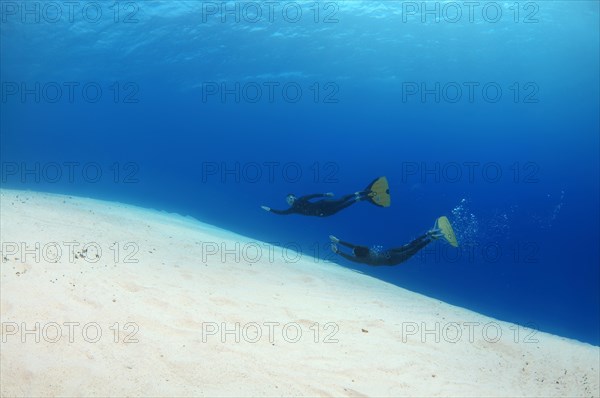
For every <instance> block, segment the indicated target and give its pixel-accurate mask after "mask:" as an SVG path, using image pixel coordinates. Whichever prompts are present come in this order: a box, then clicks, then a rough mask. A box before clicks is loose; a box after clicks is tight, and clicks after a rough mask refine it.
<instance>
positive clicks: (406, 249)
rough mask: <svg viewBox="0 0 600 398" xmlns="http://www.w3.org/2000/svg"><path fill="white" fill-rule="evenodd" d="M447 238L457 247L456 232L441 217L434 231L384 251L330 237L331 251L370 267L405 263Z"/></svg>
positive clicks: (378, 247)
mask: <svg viewBox="0 0 600 398" xmlns="http://www.w3.org/2000/svg"><path fill="white" fill-rule="evenodd" d="M442 237H443V238H445V239H446V240H447V241H448V243H450V244H451V245H452V246H454V247H457V246H458V242H457V241H456V237H455V236H454V231H452V227H451V226H450V223H449V221H448V219H447V218H446V217H440V218H438V220H437V221H436V224H435V226H434V227H433V229H430V230H429V231H427V232H426V233H425V234H423V235H421V236H419V237H418V238H416V239H414V240H413V241H411V242H410V243H407V244H406V245H404V246H400V247H398V248H393V249H388V250H384V249H383V247H381V246H374V247H372V248H369V247H367V246H360V245H354V244H352V243H348V242H344V241H342V240H339V239H338V238H336V237H335V236H333V235H330V236H329V239H330V240H331V250H332V251H333V252H334V253H336V254H339V255H340V256H342V257H344V258H345V259H346V260H350V261H353V262H355V263H361V264H366V265H370V266H374V267H376V266H393V265H398V264H400V263H403V262H405V261H406V260H408V259H409V258H411V257H412V256H414V255H415V254H416V253H417V252H419V250H421V249H423V248H424V247H425V246H427V245H428V244H430V243H431V242H433V241H434V240H437V239H439V238H442ZM338 244H340V245H342V246H346V247H349V248H351V249H352V254H348V253H344V252H342V251H341V250H340V249H339V248H338Z"/></svg>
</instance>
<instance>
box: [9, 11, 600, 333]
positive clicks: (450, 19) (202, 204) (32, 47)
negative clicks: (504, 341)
mask: <svg viewBox="0 0 600 398" xmlns="http://www.w3.org/2000/svg"><path fill="white" fill-rule="evenodd" d="M0 4H1V6H2V24H1V35H2V37H1V51H2V57H1V63H0V66H1V74H2V76H1V80H2V98H1V106H2V110H1V118H0V127H1V129H2V130H1V131H2V134H1V141H0V143H1V149H0V155H1V158H2V187H6V188H14V189H29V190H34V191H45V192H56V193H64V194H72V195H82V196H87V197H93V198H98V199H106V200H115V201H119V202H125V203H131V204H135V205H139V206H143V207H152V208H156V209H160V210H165V211H169V212H177V213H180V214H186V215H190V216H193V217H195V218H197V219H199V220H202V221H206V222H209V223H211V224H214V225H217V226H220V227H222V228H226V229H229V230H232V231H234V232H238V233H241V234H243V235H247V236H249V237H252V238H255V239H256V240H257V241H258V240H260V241H266V242H270V243H274V244H279V245H283V246H284V247H287V248H295V249H298V250H300V251H301V252H302V253H304V254H306V255H312V256H317V257H319V258H320V259H321V260H320V261H326V260H334V261H336V262H340V263H341V264H343V265H344V266H348V267H351V268H353V269H357V270H360V271H362V272H364V273H367V274H369V275H373V276H375V277H377V278H380V279H382V280H385V281H388V282H391V283H394V284H396V285H399V286H402V287H404V288H406V289H409V290H412V291H416V292H420V293H423V294H425V295H427V296H431V297H435V298H438V299H440V300H443V301H446V302H449V303H452V304H455V305H459V306H463V307H466V308H469V309H472V310H474V311H478V312H481V313H483V314H486V315H490V316H493V317H496V318H499V319H502V320H506V321H511V322H516V323H519V324H523V325H527V326H532V327H535V328H537V329H540V330H543V331H547V332H550V333H555V334H558V335H562V336H566V337H570V338H574V339H578V340H581V341H585V342H589V343H592V344H595V345H599V344H600V334H599V330H600V288H599V285H600V275H599V264H600V253H599V244H598V242H599V241H600V239H599V238H600V237H599V230H600V228H599V227H600V225H599V224H600V214H599V180H600V175H599V131H600V123H599V107H600V101H599V96H600V89H599V78H598V75H599V73H598V72H599V44H600V43H599V32H600V29H599V22H598V21H599V5H598V4H599V3H598V2H597V1H548V2H546V1H544V2H542V1H539V2H515V3H513V2H482V4H484V5H485V6H486V8H485V10H486V13H485V14H482V11H483V6H481V7H479V8H475V9H474V10H473V14H472V15H470V10H469V9H468V7H467V6H466V5H465V4H464V3H463V2H455V3H453V2H451V3H436V2H429V3H428V7H429V8H428V9H429V10H434V11H435V10H436V8H435V7H438V10H439V14H438V15H437V16H438V20H437V21H436V15H434V14H426V13H423V12H422V11H423V10H422V9H421V7H422V3H421V2H395V1H383V2H377V1H368V2H366V1H365V2H363V1H340V2H321V3H314V2H297V3H290V2H280V3H277V4H276V5H274V6H273V7H274V8H273V14H272V15H269V8H268V7H269V6H267V5H265V4H264V3H260V4H259V3H244V2H238V3H237V7H238V8H237V9H236V8H235V7H236V6H235V5H233V3H228V4H227V7H229V8H228V9H231V10H233V11H232V13H224V14H223V16H222V15H221V11H222V10H221V9H220V7H222V5H221V3H220V2H204V3H203V2H200V1H184V2H178V1H170V2H155V1H148V2H146V1H137V2H122V3H116V4H117V6H116V7H118V9H119V14H118V15H116V14H115V9H116V8H115V5H114V3H108V2H107V3H104V2H97V3H93V2H92V3H90V2H80V3H78V5H77V6H76V7H75V8H74V9H73V10H72V14H71V15H70V10H69V8H68V7H67V6H65V5H61V3H51V2H50V3H48V2H34V1H28V2H10V1H4V0H3V1H1V2H0ZM57 4H58V5H57ZM256 5H258V6H260V7H261V10H262V15H260V16H258V15H256V14H255V10H256ZM86 7H87V8H86ZM298 8H300V9H301V10H302V15H301V16H299V15H298V14H296V12H297V9H298ZM84 9H85V10H86V14H82V11H83V10H84ZM316 9H318V10H319V13H318V14H316V13H315V12H316V11H315V10H316ZM98 10H101V14H98V13H97V12H98ZM498 10H500V12H501V14H497V13H496V12H497V11H498ZM517 10H518V12H517ZM458 11H460V12H461V13H462V14H457V12H458ZM59 12H60V14H59ZM222 18H225V21H222ZM236 18H237V19H238V20H237V21H236ZM296 19H297V21H295V20H296ZM96 20H97V22H96ZM236 84H237V85H239V89H237V86H236ZM69 87H72V90H73V98H69V94H70V92H69ZM270 87H271V88H272V90H273V91H272V92H271V91H270ZM284 87H285V88H286V89H285V91H284V90H283V88H284ZM469 87H471V88H473V91H472V92H470V90H469ZM57 88H58V90H57ZM84 88H85V90H84ZM98 88H99V89H100V92H101V96H100V97H99V98H97V100H94V97H95V96H96V93H97V90H98ZM257 88H258V89H259V90H260V91H257ZM223 89H225V90H229V91H224V90H223ZM457 89H459V90H460V94H461V96H460V98H459V97H458V93H459V91H458V90H457ZM298 90H300V92H301V96H299V97H298V98H297V101H296V98H295V97H296V93H298V92H299V91H298ZM424 90H428V91H425V94H423V93H424ZM498 90H499V91H498ZM57 93H60V96H57ZM257 93H260V94H261V97H260V98H257V95H256V94H257ZM498 93H501V95H500V96H498V95H497V94H498ZM221 94H223V97H222V96H221ZM270 94H272V98H269V95H270ZM470 94H472V98H470ZM236 96H238V97H239V98H236ZM55 98H56V100H55ZM71 170H72V171H73V173H72V175H71V174H70V171H71ZM97 172H100V173H101V174H100V175H98V176H97ZM57 173H59V174H57ZM381 175H385V176H387V178H388V180H389V181H390V189H391V194H392V201H393V203H392V206H391V207H390V208H386V209H383V208H378V207H375V206H372V205H370V204H368V203H358V204H356V205H354V206H352V207H350V208H348V209H346V210H345V211H343V212H341V213H339V214H337V215H335V216H332V217H330V218H325V219H317V218H308V217H302V216H297V215H292V216H286V217H279V216H275V215H272V214H267V213H265V212H264V211H262V210H261V209H260V205H269V206H271V207H273V208H278V209H283V208H285V207H286V203H285V200H284V199H285V195H286V194H288V193H296V194H297V195H302V194H309V193H320V192H334V193H335V194H337V195H342V194H346V193H351V192H355V191H357V190H360V189H362V188H364V187H365V186H366V185H367V184H368V183H369V182H370V181H371V180H372V179H374V178H375V177H378V176H381ZM440 215H447V216H448V217H449V218H450V220H451V221H452V222H453V224H454V227H455V230H456V233H457V235H458V238H459V241H460V243H461V247H460V248H459V249H453V248H451V247H450V246H448V245H445V244H443V243H441V242H439V243H438V242H436V243H434V244H433V245H431V246H429V247H428V248H426V249H425V250H424V251H423V252H421V254H420V255H417V256H416V257H414V258H413V259H411V260H410V261H408V262H407V263H405V264H402V265H400V266H398V267H390V268H369V267H366V266H361V265H355V264H351V263H348V262H345V261H343V260H342V259H340V258H336V257H334V256H333V255H332V254H331V252H330V251H329V248H328V242H329V240H328V235H330V234H334V235H336V236H338V237H340V238H342V239H345V240H348V241H351V242H354V243H358V244H365V245H369V246H370V245H384V246H390V247H391V246H399V245H402V244H404V243H407V242H408V241H409V240H410V239H412V238H414V237H416V236H417V235H418V234H420V233H423V232H425V231H426V230H427V229H429V228H431V226H432V225H433V222H434V220H435V219H436V217H438V216H440ZM132 232H133V233H135V231H132ZM286 253H287V252H286ZM275 255H276V256H279V257H283V256H284V251H282V250H276V251H275ZM199 264H200V259H199Z"/></svg>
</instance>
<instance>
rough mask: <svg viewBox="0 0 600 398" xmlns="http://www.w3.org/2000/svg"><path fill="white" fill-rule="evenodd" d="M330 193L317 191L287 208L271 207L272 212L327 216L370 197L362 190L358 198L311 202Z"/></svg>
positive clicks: (350, 197) (300, 198)
mask: <svg viewBox="0 0 600 398" xmlns="http://www.w3.org/2000/svg"><path fill="white" fill-rule="evenodd" d="M327 196H328V195H326V194H323V193H317V194H314V195H306V196H301V197H299V198H297V199H296V200H295V201H294V204H293V205H292V206H291V207H290V208H289V209H287V210H275V209H270V210H269V211H270V212H271V213H275V214H281V215H286V214H302V215H305V216H315V217H327V216H331V215H333V214H335V213H337V212H338V211H340V210H343V209H345V208H346V207H348V206H351V205H353V204H354V203H356V202H357V201H361V200H365V199H368V198H369V196H368V194H367V192H361V193H360V196H359V198H358V200H357V199H356V195H355V194H349V195H346V196H342V197H341V198H340V199H321V200H317V201H316V202H311V201H310V200H311V199H315V198H324V197H327Z"/></svg>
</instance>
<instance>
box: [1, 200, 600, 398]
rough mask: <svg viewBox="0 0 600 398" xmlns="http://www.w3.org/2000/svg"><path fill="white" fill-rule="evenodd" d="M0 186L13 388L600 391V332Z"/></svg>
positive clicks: (29, 391) (104, 391)
mask: <svg viewBox="0 0 600 398" xmlns="http://www.w3.org/2000/svg"><path fill="white" fill-rule="evenodd" d="M0 195H1V202H0V210H1V214H0V222H1V236H0V239H1V241H2V250H3V253H2V257H3V259H1V263H0V264H1V268H0V270H1V286H0V287H1V301H0V310H1V318H2V319H1V320H2V345H1V354H0V365H1V373H0V376H1V383H0V386H1V394H2V396H39V395H62V396H65V395H69V396H92V395H95V396H142V395H143V396H167V395H177V396H191V395H194V396H223V395H226V396H248V395H252V396H290V395H294V396H315V395H319V396H570V397H572V396H598V395H600V393H599V376H598V373H599V369H600V363H599V362H600V349H599V348H598V347H594V346H591V345H587V344H582V343H579V342H576V341H572V340H568V339H564V338H560V337H556V336H552V335H549V334H545V333H541V332H537V333H534V334H533V336H531V335H530V334H531V331H530V330H524V329H519V330H518V333H517V331H516V329H515V326H514V325H510V324H507V323H504V322H499V321H496V320H493V319H491V318H487V317H484V316H481V315H478V314H476V313H473V312H470V311H467V310H465V309H462V308H458V307H453V306H450V305H447V304H445V303H442V302H439V301H437V300H433V299H430V298H427V297H424V296H421V295H418V294H415V293H411V292H410V291H407V290H404V289H401V288H399V287H395V286H392V285H389V284H386V283H383V282H381V281H378V280H376V279H373V278H370V277H367V276H365V275H361V274H359V273H356V272H352V271H350V270H348V269H345V268H343V267H340V266H337V265H335V264H332V263H324V262H317V261H315V260H314V259H312V258H308V257H306V256H305V257H302V258H300V259H298V260H295V261H290V262H287V263H286V262H285V261H284V256H285V257H286V258H287V259H292V260H293V255H294V253H292V252H287V253H283V251H282V249H281V248H274V247H269V246H267V245H264V244H263V243H261V242H252V241H251V240H250V239H248V238H245V237H241V236H237V235H235V234H232V233H230V232H227V231H224V230H220V229H218V228H215V227H212V226H208V225H205V224H201V223H199V222H196V221H193V220H189V219H186V218H183V217H179V216H174V215H168V214H164V213H159V212H155V211H147V210H143V209H139V208H135V207H131V206H125V205H121V204H116V203H108V202H100V201H94V200H89V199H81V198H72V197H67V196H58V195H47V194H36V193H31V192H20V191H9V190H3V191H1V194H0ZM21 242H23V243H24V244H26V245H27V247H18V246H19V245H21ZM52 242H57V244H52ZM36 243H38V244H39V250H35V249H32V248H35V244H36ZM90 243H93V244H92V245H88V250H87V252H86V253H83V255H84V257H81V256H80V255H79V254H77V253H81V251H82V249H83V245H86V244H90ZM236 243H237V244H238V247H239V249H236ZM75 244H78V246H75ZM221 244H225V245H226V246H225V247H224V248H225V249H228V250H230V252H228V254H227V255H226V256H225V258H222V256H223V252H222V251H221V250H220V249H219V250H218V252H217V253H214V254H213V252H215V251H217V250H216V249H217V248H219V247H220V245H221ZM15 245H16V246H15ZM69 245H71V246H69ZM97 247H99V248H100V249H101V253H98V252H97V251H96V248H97ZM117 247H118V249H119V253H118V256H117V255H116V254H117ZM27 248H28V249H30V251H29V252H26V251H25V249H27ZM258 248H260V251H259V250H258ZM58 250H61V251H62V253H61V254H62V256H61V257H60V258H59V259H58V260H57V252H58ZM135 250H137V252H135V253H134V251H135ZM36 253H37V254H38V258H35V254H36ZM75 254H77V257H78V258H75ZM96 254H97V255H98V256H97V257H96ZM236 255H237V256H239V258H235V257H236ZM259 255H260V259H258V261H255V260H256V259H257V257H258V256H259ZM70 256H72V257H71V258H69V257H70ZM127 256H129V258H128V257H127ZM129 260H138V262H137V263H136V262H131V261H129ZM70 322H72V323H70ZM36 323H37V324H38V326H37V331H36ZM236 328H237V329H236ZM436 328H437V329H436ZM217 329H218V330H217ZM27 330H30V332H27ZM223 330H225V331H228V332H227V333H221V332H222V331H223ZM259 330H260V331H261V333H262V334H261V335H257V332H258V331H259ZM426 330H429V333H424V331H426ZM98 331H100V332H101V335H100V336H97V332H98ZM284 331H285V333H284ZM459 331H460V333H461V334H460V335H458V334H457V333H458V332H459ZM499 332H500V333H501V335H500V336H498V333H499ZM299 333H300V334H299ZM36 339H39V341H38V342H36ZM236 339H239V340H238V341H236ZM70 340H71V341H70ZM115 340H116V342H115ZM296 340H297V341H296ZM436 340H437V341H436Z"/></svg>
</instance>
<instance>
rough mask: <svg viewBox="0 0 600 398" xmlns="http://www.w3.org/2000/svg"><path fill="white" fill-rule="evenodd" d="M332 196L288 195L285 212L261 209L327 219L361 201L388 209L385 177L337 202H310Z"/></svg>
mask: <svg viewBox="0 0 600 398" xmlns="http://www.w3.org/2000/svg"><path fill="white" fill-rule="evenodd" d="M333 196H334V195H333V194H332V193H318V194H313V195H306V196H301V197H297V196H295V195H293V194H289V195H288V196H287V197H286V200H287V203H288V205H290V208H289V209H287V210H275V209H271V208H270V207H268V206H261V207H262V209H263V210H265V211H268V212H271V213H275V214H280V215H287V214H302V215H304V216H315V217H328V216H331V215H333V214H335V213H337V212H339V211H341V210H343V209H345V208H346V207H349V206H351V205H353V204H354V203H356V202H360V201H363V200H369V201H370V202H371V203H373V204H375V205H377V206H381V207H388V206H389V205H390V195H389V187H388V183H387V179H386V178H385V177H380V178H377V179H375V180H374V181H373V182H372V183H371V184H369V186H368V187H367V188H366V189H365V190H364V191H360V192H355V193H352V194H349V195H345V196H342V197H341V198H339V199H337V200H334V199H320V200H317V201H314V202H311V200H312V199H316V198H330V197H333Z"/></svg>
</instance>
